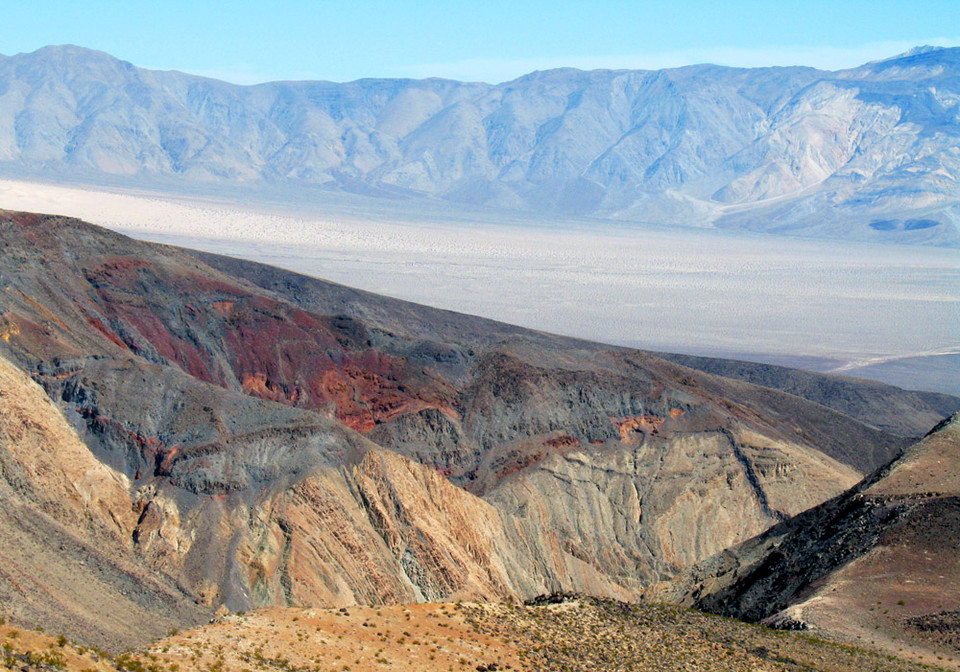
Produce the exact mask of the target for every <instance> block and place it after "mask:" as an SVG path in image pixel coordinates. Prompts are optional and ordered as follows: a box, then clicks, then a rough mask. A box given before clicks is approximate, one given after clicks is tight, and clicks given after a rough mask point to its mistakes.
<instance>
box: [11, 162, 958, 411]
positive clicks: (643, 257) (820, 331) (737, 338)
mask: <svg viewBox="0 0 960 672" xmlns="http://www.w3.org/2000/svg"><path fill="white" fill-rule="evenodd" d="M344 203H345V202H342V201H337V200H335V197H331V199H330V201H329V202H324V201H318V200H316V199H315V198H314V199H313V200H311V201H307V200H306V199H304V200H301V201H298V200H296V199H291V200H289V201H283V200H277V199H266V198H258V197H256V196H255V195H251V196H250V197H249V198H245V199H244V202H240V201H239V200H238V199H237V198H235V197H233V198H228V197H222V198H213V197H204V196H191V195H182V194H180V195H174V194H169V195H167V194H156V193H147V192H136V191H131V190H121V189H108V188H105V187H78V186H67V185H56V184H43V183H38V182H26V181H19V180H0V207H3V208H7V209H12V210H28V211H38V212H48V213H57V214H64V215H71V216H75V217H80V218H82V219H85V220H87V221H90V222H93V223H96V224H100V225H103V226H106V227H108V228H111V229H114V230H116V231H120V232H122V233H126V234H128V235H131V236H133V237H136V238H140V239H143V240H150V241H155V242H163V243H170V244H176V245H183V246H187V247H192V248H197V249H202V250H207V251H210V252H216V253H221V254H228V255H234V256H239V257H245V258H248V259H253V260H256V261H262V262H265V263H269V264H273V265H276V266H281V267H284V268H288V269H291V270H294V271H299V272H302V273H306V274H309V275H313V276H318V277H322V278H326V279H329V280H333V281H335V282H340V283H343V284H347V285H351V286H355V287H360V288H363V289H367V290H370V291H374V292H378V293H382V294H387V295H390V296H395V297H399V298H403V299H408V300H411V301H417V302H421V303H426V304H429V305H433V306H437V307H441V308H449V309H452V310H457V311H462V312H466V313H472V314H476V315H483V316H486V317H491V318H495V319H498V320H503V321H505V322H511V323H514V324H519V325H523V326H527V327H532V328H535V329H541V330H545V331H551V332H556V333H561V334H568V335H573V336H580V337H584V338H588V339H591V340H597V341H603V342H608V343H616V344H624V345H631V346H637V347H643V348H650V349H659V350H666V351H673V352H690V353H697V354H717V355H724V356H741V357H743V358H748V359H759V360H763V361H781V362H793V363H797V362H800V363H805V364H806V365H807V366H808V367H809V368H817V369H820V370H840V371H841V372H842V373H844V374H845V375H860V376H864V377H877V378H878V379H881V380H883V379H886V378H888V377H889V375H890V374H889V372H890V371H891V370H893V369H894V368H895V369H896V372H897V373H896V377H895V380H892V382H895V383H896V384H899V385H903V386H906V387H914V388H917V389H937V390H941V391H949V392H953V393H960V382H958V381H960V371H958V375H952V376H951V375H944V372H943V370H942V366H953V367H956V368H958V369H960V364H958V362H960V358H958V357H954V356H952V355H956V354H960V253H958V252H957V250H955V249H945V248H936V247H920V246H909V247H908V246H886V245H876V244H866V243H847V242H841V241H832V240H829V241H828V240H815V239H802V238H790V237H777V236H771V235H750V234H737V233H730V232H720V231H715V230H712V229H694V228H682V229H668V228H665V227H656V226H644V225H633V224H632V225H629V226H627V225H617V224H615V223H610V222H604V221H597V220H592V221H591V220H573V219H570V220H563V221H542V220H538V219H536V218H533V217H523V216H517V215H510V216H509V217H506V216H500V215H497V214H490V213H477V212H466V213H464V212H457V211H453V210H450V209H447V210H444V209H442V208H439V207H438V208H432V207H422V208H421V207H420V206H418V205H416V204H410V203H409V202H406V203H399V204H396V205H393V206H390V205H384V204H383V203H382V202H379V203H378V204H377V205H376V206H375V207H369V208H365V207H363V205H362V204H361V205H359V206H358V205H356V204H350V203H347V204H346V205H345V204H344ZM891 362H903V365H902V366H899V367H891ZM931 362H936V363H937V364H936V365H933V366H931V364H930V363H931ZM905 371H906V373H905Z"/></svg>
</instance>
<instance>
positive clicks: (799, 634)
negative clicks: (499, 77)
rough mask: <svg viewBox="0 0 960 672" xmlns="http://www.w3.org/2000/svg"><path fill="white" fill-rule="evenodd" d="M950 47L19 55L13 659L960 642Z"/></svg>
mask: <svg viewBox="0 0 960 672" xmlns="http://www.w3.org/2000/svg"><path fill="white" fill-rule="evenodd" d="M958 84H960V49H957V48H943V49H941V48H919V49H915V50H911V51H909V52H907V53H905V54H902V55H900V56H896V57H893V58H890V59H885V60H881V61H875V62H871V63H868V64H866V65H863V66H860V67H857V68H851V69H844V70H836V71H825V70H817V69H814V68H806V67H796V68H726V67H720V66H708V65H703V66H688V67H683V68H672V69H663V70H648V71H647V70H644V71H641V70H633V71H632V70H619V71H612V70H594V71H580V70H573V69H559V70H549V71H538V72H534V73H532V74H530V75H526V76H524V77H521V78H519V79H516V80H513V81H508V82H504V83H502V84H498V85H489V84H483V83H478V82H459V81H453V80H441V79H424V80H413V79H369V80H366V79H365V80H359V81H356V82H350V83H347V84H335V83H332V82H270V83H265V84H257V85H252V86H240V85H235V84H229V83H226V82H222V81H218V80H214V79H209V78H204V77H199V76H194V75H187V74H184V73H179V72H172V71H158V70H147V69H142V68H138V67H135V66H133V65H131V64H130V63H127V62H125V61H121V60H119V59H116V58H114V57H112V56H109V55H107V54H104V53H102V52H96V51H92V50H86V49H81V48H79V47H72V46H65V47H47V48H44V49H41V50H38V51H36V52H33V53H25V54H18V55H16V56H0V175H2V176H3V179H2V180H0V208H4V209H3V210H0V502H2V505H0V646H2V648H3V651H2V652H0V662H2V664H3V665H5V666H6V668H7V669H16V670H59V669H68V670H131V671H139V670H151V671H160V670H163V671H169V672H176V671H177V670H184V671H185V670H197V671H201V670H203V671H207V670H211V671H212V670H302V671H306V670H310V671H313V670H317V671H321V670H322V671H327V670H342V671H344V672H346V671H348V670H354V671H360V670H383V669H409V670H428V671H433V670H437V671H439V670H444V671H446V670H477V671H479V672H487V671H495V670H531V671H532V670H770V671H773V670H823V671H834V670H836V671H846V670H850V671H851V672H852V671H853V670H878V671H879V670H924V669H956V668H958V667H960V396H958V395H960V386H958V383H957V381H958V380H960V375H958V374H960V260H958V253H957V250H958V247H960V228H958V221H960V220H958V218H957V213H958V212H960V210H958V208H960V188H958V187H957V178H958V176H960V173H958V170H960V163H958V161H957V151H956V139H957V138H958V137H960V116H958V110H960V86H958Z"/></svg>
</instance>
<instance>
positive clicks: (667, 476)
mask: <svg viewBox="0 0 960 672" xmlns="http://www.w3.org/2000/svg"><path fill="white" fill-rule="evenodd" d="M0 267H2V268H3V275H2V276H0V283H2V285H0V353H3V355H4V356H6V357H7V358H8V359H9V360H10V361H11V362H13V363H15V364H16V365H18V366H19V367H21V368H22V369H23V370H24V371H27V372H29V374H30V375H31V377H33V378H34V379H35V380H36V381H37V382H38V383H40V384H41V385H42V386H43V388H44V390H45V391H46V393H47V395H48V396H49V398H50V399H52V400H53V401H54V402H55V403H56V404H57V406H58V408H59V410H60V412H62V413H63V415H64V417H65V418H66V419H67V421H69V422H70V423H71V424H72V425H73V427H74V428H75V429H76V431H77V433H78V435H79V437H80V439H81V440H82V441H83V442H84V444H86V446H87V447H88V448H89V450H90V452H91V453H92V454H93V455H94V456H96V458H97V459H99V460H100V461H101V462H102V463H103V464H105V465H107V466H109V467H110V468H111V469H112V470H113V472H115V473H117V474H118V478H121V480H122V479H123V478H126V479H127V481H126V482H127V483H129V494H128V496H129V500H130V506H132V507H133V511H134V513H135V520H134V525H133V527H132V531H129V530H128V534H127V537H126V538H127V539H128V540H129V541H128V543H129V545H130V549H131V553H132V554H133V555H134V556H135V557H136V559H137V562H139V563H142V564H143V565H145V566H148V567H150V568H151V569H152V571H154V572H157V573H158V575H159V576H161V577H165V578H164V580H173V581H176V582H177V584H178V585H179V586H181V587H183V589H184V590H186V591H187V592H188V593H189V594H190V596H191V599H193V600H195V601H197V602H199V603H200V604H202V605H205V606H215V605H218V604H226V605H228V606H229V607H230V608H232V609H247V608H250V607H253V606H262V605H271V604H272V605H289V604H300V605H328V606H333V605H337V606H346V605H351V604H357V603H360V604H379V603H391V602H392V603H395V602H411V601H418V600H443V599H451V598H457V597H491V596H497V597H504V598H525V597H531V596H533V595H536V594H539V593H543V592H551V591H558V590H579V591H585V592H590V593H592V594H599V595H606V596H610V597H617V598H620V599H627V598H631V597H635V596H636V595H638V594H639V592H640V591H641V590H642V589H643V588H644V587H645V586H647V585H649V584H650V583H651V582H653V581H656V580H661V579H665V578H669V577H671V576H673V575H674V574H676V573H677V572H678V571H680V570H682V569H683V568H685V567H687V566H689V565H691V564H693V563H695V562H697V561H700V560H703V559H705V558H707V557H709V556H710V555H712V554H713V553H716V552H717V551H720V550H722V549H724V548H727V547H729V546H730V545H732V544H735V543H738V542H740V541H743V540H745V539H747V538H749V537H751V536H753V535H756V534H758V533H759V532H762V531H763V530H765V529H767V528H769V527H770V526H772V525H774V524H776V523H777V522H779V521H780V520H783V519H784V518H787V517H789V516H791V515H794V514H796V513H799V512H800V511H802V510H804V509H806V508H809V507H810V506H814V505H816V504H818V503H820V502H822V501H824V500H827V499H829V498H831V497H833V496H835V495H837V494H839V493H841V492H842V491H844V490H846V489H847V488H849V487H851V486H852V485H853V484H854V483H856V482H857V481H858V480H859V479H860V478H861V477H862V475H863V474H864V473H867V472H868V471H871V470H873V469H875V468H876V467H877V466H879V465H880V464H883V463H885V462H887V461H888V460H889V459H890V458H891V457H893V456H894V455H896V454H897V453H898V452H899V451H900V449H901V448H902V447H903V446H904V445H906V444H907V443H908V440H907V439H904V438H903V437H898V436H894V435H891V434H889V433H886V432H883V431H880V430H878V429H875V428H872V427H868V426H866V425H864V424H862V423H860V422H857V421H856V420H854V419H853V418H851V417H849V416H847V415H844V414H841V413H838V412H836V411H833V410H831V409H829V408H826V407H825V406H822V405H819V404H815V403H812V402H810V401H807V400H805V399H803V398H801V397H799V396H794V395H791V394H785V393H783V392H779V391H776V390H773V389H770V388H764V387H759V386H756V385H752V384H750V383H747V382H743V381H736V380H730V379H724V378H720V377H717V376H712V375H709V374H706V373H702V372H699V371H696V370H694V369H690V368H686V367H683V366H680V365H677V364H672V363H670V362H667V361H665V360H663V359H661V358H658V357H656V356H653V355H651V354H649V353H643V352H637V351H632V350H628V349H623V348H611V347H608V346H603V345H598V344H593V343H587V342H583V341H577V340H574V339H568V338H561V337H557V336H551V335H549V334H542V333H537V332H531V331H526V330H523V329H519V328H517V327H511V326H509V325H503V324H500V323H496V322H491V321H488V320H482V319H480V318H475V317H470V316H464V315H457V314H455V313H450V312H447V311H440V310H435V309H430V308H426V307H424V306H416V305H412V304H407V303H404V302H401V301H397V300H393V299H386V298H383V297H378V296H375V295H372V294H368V293H364V292H358V291H356V290H352V289H349V288H345V287H341V286H337V285H332V284H330V283H325V282H323V281H320V280H315V279H310V278H305V277H303V276H298V275H296V274H292V273H289V272H285V271H281V270H278V269H272V268H268V267H265V266H261V265H258V264H253V263H250V262H242V261H237V260H229V259H225V258H217V257H212V256H209V255H202V254H199V253H194V252H191V251H188V250H181V249H177V248H172V247H167V246H161V245H155V244H149V243H143V242H138V241H134V240H131V239H129V238H126V237H124V236H121V235H119V234H116V233H112V232H109V231H106V230H104V229H101V228H98V227H94V226H92V225H89V224H84V223H82V222H79V221H77V220H71V219H65V218H60V217H54V216H44V215H32V214H25V213H9V212H4V213H0ZM850 384H851V385H856V383H854V382H851V383H850ZM891 394H892V393H891ZM894 398H898V397H896V395H894ZM911 400H915V397H913V396H910V395H906V394H905V395H904V396H903V397H902V403H903V404H904V405H905V407H908V406H909V404H910V403H912V402H911ZM125 529H127V528H125ZM121 536H123V535H121Z"/></svg>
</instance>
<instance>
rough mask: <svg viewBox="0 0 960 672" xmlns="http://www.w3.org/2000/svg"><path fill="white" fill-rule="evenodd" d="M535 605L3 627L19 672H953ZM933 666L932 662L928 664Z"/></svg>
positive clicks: (611, 604)
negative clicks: (118, 645) (112, 628)
mask: <svg viewBox="0 0 960 672" xmlns="http://www.w3.org/2000/svg"><path fill="white" fill-rule="evenodd" d="M544 597H545V598H546V599H543V600H538V601H535V602H532V603H530V604H526V605H504V604H470V603H456V604H419V605H409V606H391V607H365V608H364V607H351V608H349V609H339V610H337V609H289V608H287V609H281V608H271V609H263V610H259V611H257V612H252V613H243V614H220V615H218V617H217V618H216V620H215V621H214V622H213V623H211V624H210V625H206V626H204V627H202V628H197V629H192V630H188V631H185V632H176V633H171V634H170V635H169V636H168V637H165V638H163V639H162V640H160V641H158V642H154V643H153V644H151V645H150V646H149V647H148V648H145V649H140V650H138V651H135V652H130V653H124V654H121V655H118V656H110V655H105V654H104V653H103V652H102V651H95V650H90V649H88V648H85V647H82V646H77V645H76V644H74V643H72V642H70V641H68V640H67V639H65V638H63V637H60V638H56V637H54V636H52V635H50V634H42V633H37V632H32V631H29V630H23V629H21V628H17V627H13V626H11V625H9V624H8V625H6V626H4V624H3V623H2V621H0V643H2V645H3V651H4V654H5V655H4V658H0V661H2V660H5V661H6V662H7V665H8V667H11V668H12V669H18V670H23V671H24V672H32V671H34V670H38V671H39V670H50V669H62V670H71V671H74V672H76V671H86V672H99V671H105V672H112V671H114V670H183V672H193V671H198V672H199V671H204V672H206V671H208V670H211V669H213V670H220V669H223V670H244V669H246V670H276V669H283V670H290V671H291V672H315V671H316V670H318V669H320V670H324V669H337V670H342V669H343V668H349V669H350V670H352V671H353V672H378V671H380V670H384V669H414V670H418V671H420V672H448V671H449V670H451V669H454V670H478V672H502V671H505V670H516V671H518V672H521V671H530V672H534V671H540V670H557V671H562V672H593V671H594V670H604V671H609V672H614V671H620V670H623V671H627V670H629V671H630V672H663V671H670V672H699V671H700V670H711V671H715V672H744V671H746V670H751V671H756V670H762V671H763V672H798V671H800V670H819V671H820V672H861V671H862V670H872V671H880V670H882V671H883V672H923V671H924V670H926V671H929V670H934V669H943V668H941V667H940V665H939V664H938V663H941V662H943V664H944V666H949V663H948V662H947V661H936V660H930V661H928V662H927V664H920V663H917V662H911V661H907V660H904V659H902V658H899V657H892V656H886V655H882V654H879V653H877V652H874V651H870V650H868V649H865V648H858V647H852V646H840V645H837V644H835V643H830V642H826V641H823V640H819V639H815V638H812V637H809V636H807V635H803V634H798V633H790V632H777V631H774V630H768V629H766V628H757V627H755V626H750V625H747V624H745V623H738V622H736V621H733V620H731V619H723V618H718V617H716V616H710V615H708V614H702V613H698V612H695V611H693V610H688V609H681V608H677V607H669V606H663V605H629V604H625V603H622V602H616V601H613V600H597V599H594V598H588V597H584V596H573V595H566V596H564V595H552V596H544ZM930 663H934V664H933V665H930Z"/></svg>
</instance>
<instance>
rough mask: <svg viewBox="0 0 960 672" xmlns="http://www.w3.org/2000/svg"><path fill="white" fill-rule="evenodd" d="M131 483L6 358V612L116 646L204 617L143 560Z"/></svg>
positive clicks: (2, 553)
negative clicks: (136, 541) (136, 547)
mask: <svg viewBox="0 0 960 672" xmlns="http://www.w3.org/2000/svg"><path fill="white" fill-rule="evenodd" d="M129 485H130V484H129V482H128V480H127V478H126V477H125V476H124V475H123V474H120V473H118V472H116V471H115V470H113V469H111V468H110V467H108V466H106V465H105V464H103V463H102V462H100V461H99V460H97V459H96V458H95V457H94V456H93V455H92V454H91V453H90V451H89V450H88V449H87V447H86V446H85V445H83V443H81V441H80V439H79V437H78V436H77V433H76V432H75V431H74V430H73V429H72V428H71V427H70V426H69V425H68V424H67V423H66V421H65V420H64V418H63V416H62V415H61V413H60V412H59V410H58V409H57V408H56V407H55V406H54V405H53V403H52V402H51V401H50V399H49V398H47V396H46V395H45V394H44V393H43V390H42V389H41V388H40V386H38V385H37V384H36V383H34V382H33V381H32V380H30V378H29V377H28V376H26V375H25V374H24V373H22V372H20V371H18V370H17V369H16V368H14V367H13V366H12V365H10V363H9V362H7V361H5V360H3V359H0V500H2V502H3V505H2V510H0V615H3V616H5V617H6V618H10V619H13V620H15V621H17V622H19V623H29V624H31V625H39V624H43V626H45V627H46V628H49V629H50V630H53V631H55V632H66V633H69V634H70V635H71V636H73V637H78V638H80V637H82V638H83V641H85V642H87V643H88V644H96V645H99V646H103V647H107V648H112V649H119V648H124V647H127V646H133V645H136V644H141V643H143V642H144V641H146V640H149V639H151V638H155V637H159V636H161V635H164V634H166V633H167V631H168V630H169V629H170V628H173V627H176V626H178V625H182V624H184V623H193V624H196V623H199V622H201V621H202V620H205V618H206V616H207V612H206V610H204V609H201V608H199V607H197V606H195V605H194V604H193V601H192V600H191V599H190V597H189V596H188V595H187V594H185V593H184V592H183V591H182V590H180V589H178V588H177V587H176V586H175V585H174V584H173V582H171V581H169V580H164V577H163V576H158V575H155V574H154V573H153V572H150V571H149V570H148V569H146V568H144V567H143V566H142V565H141V564H140V563H139V562H138V561H137V558H136V557H135V555H134V552H133V546H134V544H133V539H132V534H133V531H134V528H135V526H136V525H137V516H136V513H135V512H134V509H133V506H132V505H131V499H130V489H129Z"/></svg>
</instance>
